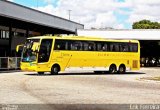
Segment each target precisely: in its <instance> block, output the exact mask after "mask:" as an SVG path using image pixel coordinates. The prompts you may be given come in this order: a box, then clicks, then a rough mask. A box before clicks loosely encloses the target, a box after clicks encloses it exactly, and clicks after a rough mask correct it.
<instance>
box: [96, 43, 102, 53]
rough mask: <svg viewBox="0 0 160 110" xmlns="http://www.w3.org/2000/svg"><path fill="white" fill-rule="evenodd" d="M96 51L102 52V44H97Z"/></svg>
mask: <svg viewBox="0 0 160 110" xmlns="http://www.w3.org/2000/svg"><path fill="white" fill-rule="evenodd" d="M97 51H102V44H101V43H97Z"/></svg>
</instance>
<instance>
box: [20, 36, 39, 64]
mask: <svg viewBox="0 0 160 110" xmlns="http://www.w3.org/2000/svg"><path fill="white" fill-rule="evenodd" d="M39 41H40V39H27V41H26V43H25V45H24V47H23V51H22V62H33V61H36V59H37V53H38V46H39Z"/></svg>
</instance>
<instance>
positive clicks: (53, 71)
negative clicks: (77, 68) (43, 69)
mask: <svg viewBox="0 0 160 110" xmlns="http://www.w3.org/2000/svg"><path fill="white" fill-rule="evenodd" d="M59 71H60V66H59V65H58V64H55V65H53V66H52V68H51V74H52V75H58V72H59Z"/></svg>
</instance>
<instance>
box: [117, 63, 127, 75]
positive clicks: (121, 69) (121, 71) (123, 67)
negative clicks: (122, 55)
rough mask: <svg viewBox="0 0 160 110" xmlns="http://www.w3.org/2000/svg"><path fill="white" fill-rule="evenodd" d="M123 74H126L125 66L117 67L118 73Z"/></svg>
mask: <svg viewBox="0 0 160 110" xmlns="http://www.w3.org/2000/svg"><path fill="white" fill-rule="evenodd" d="M125 72H126V66H125V65H124V64H121V65H120V66H119V69H118V73H120V74H122V73H125Z"/></svg>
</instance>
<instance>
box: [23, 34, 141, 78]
mask: <svg viewBox="0 0 160 110" xmlns="http://www.w3.org/2000/svg"><path fill="white" fill-rule="evenodd" d="M20 67H21V69H22V70H23V71H36V72H38V74H44V72H50V73H51V74H54V75H56V74H58V73H59V72H60V71H72V70H76V71H83V70H85V71H86V70H89V71H94V72H104V71H109V73H116V72H118V73H125V72H126V70H139V69H140V44H139V42H138V41H137V40H111V39H103V38H94V37H92V38H91V37H83V36H63V37H56V36H52V37H51V36H40V37H32V38H28V39H27V40H26V43H25V44H24V45H23V51H22V61H21V64H20Z"/></svg>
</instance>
